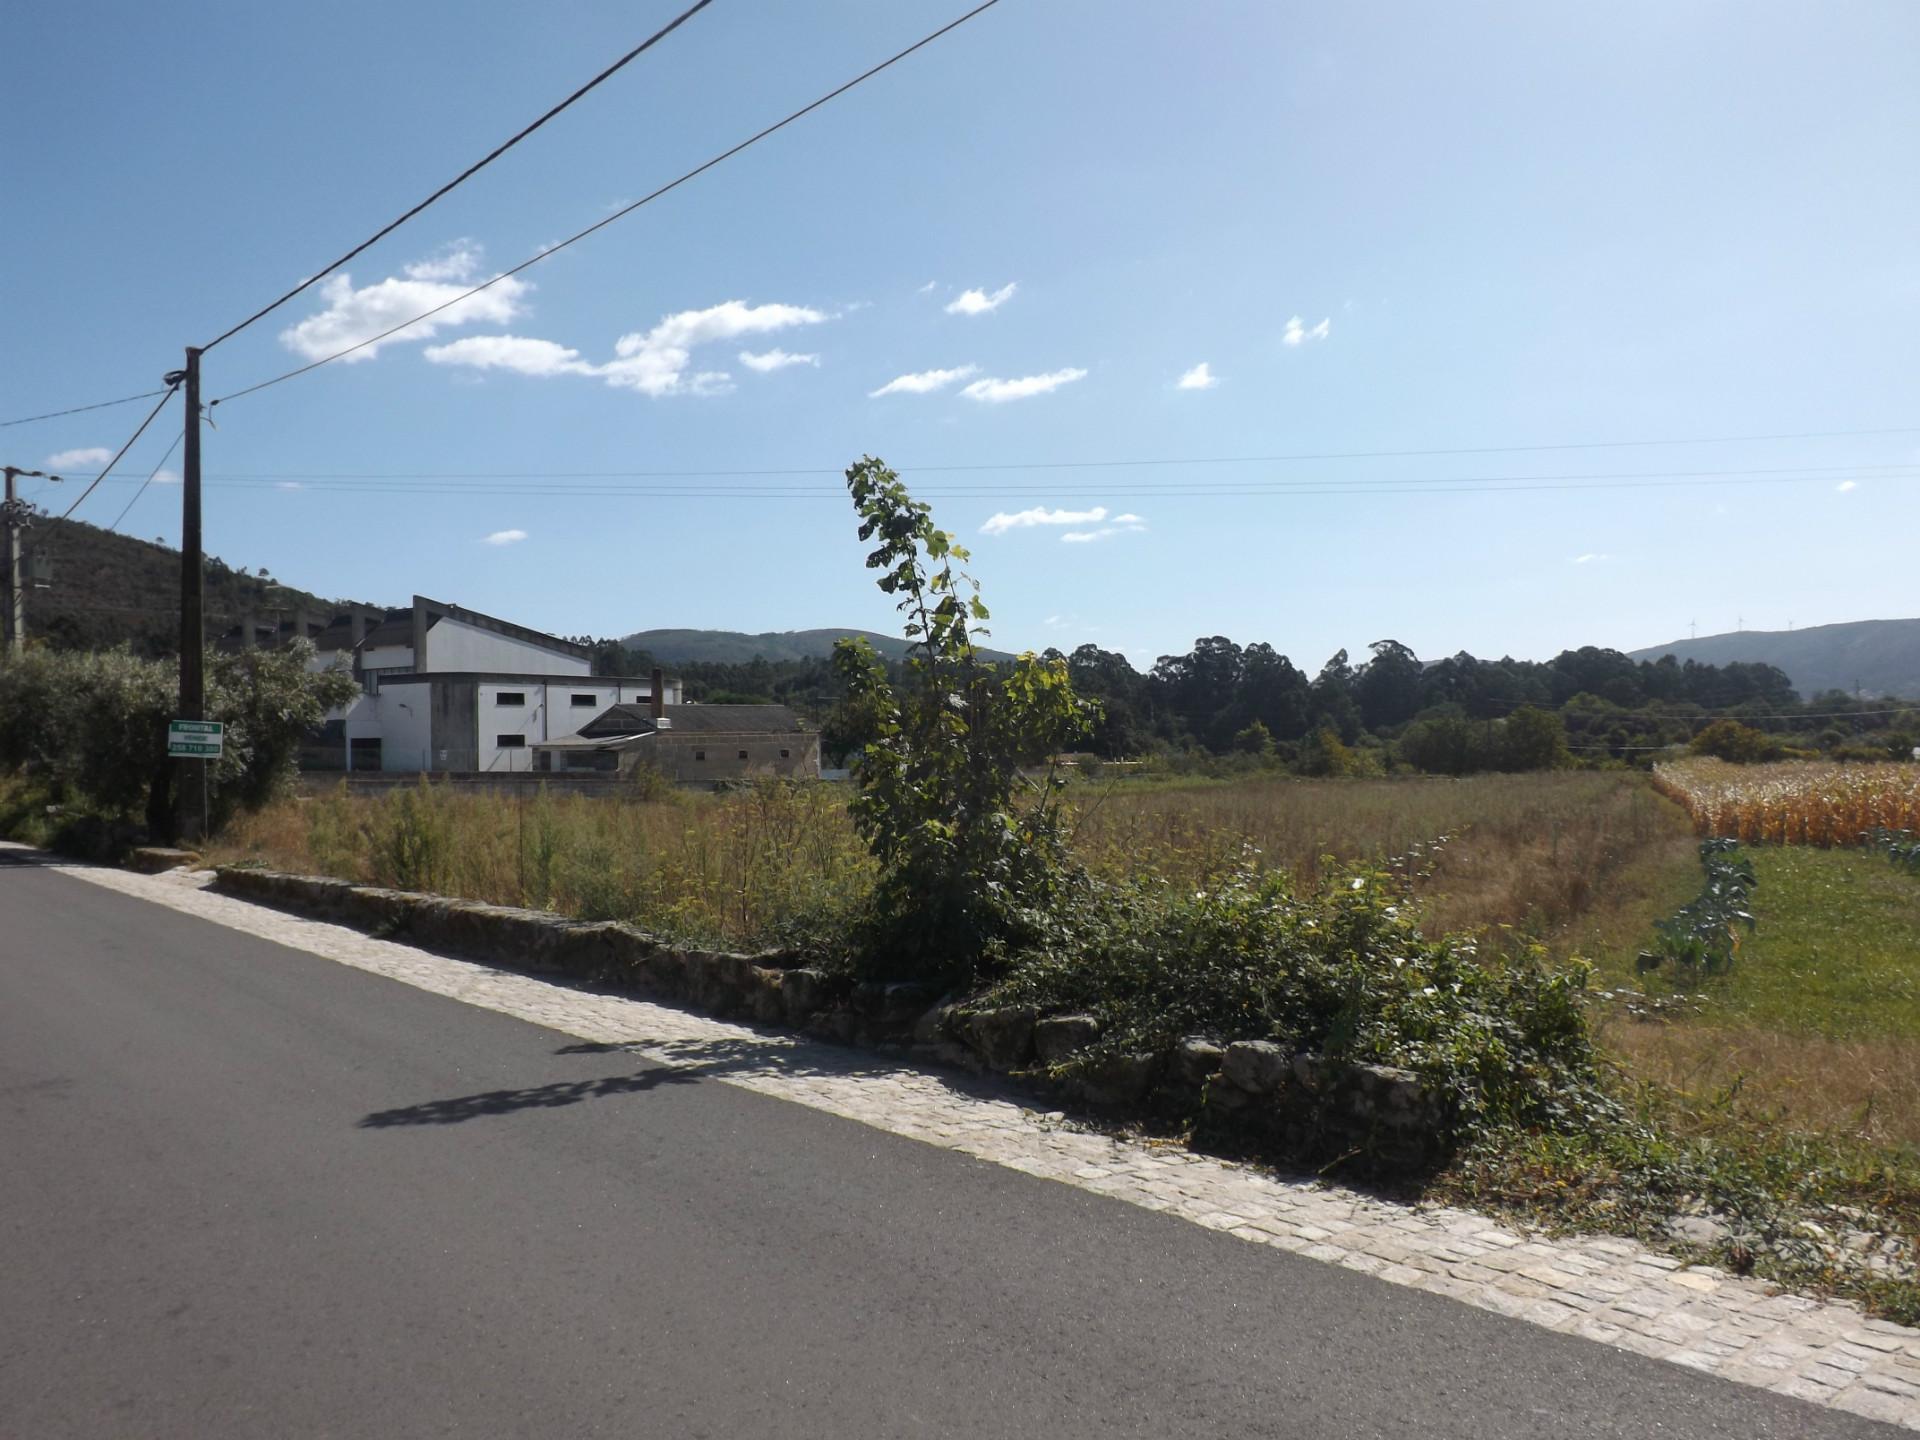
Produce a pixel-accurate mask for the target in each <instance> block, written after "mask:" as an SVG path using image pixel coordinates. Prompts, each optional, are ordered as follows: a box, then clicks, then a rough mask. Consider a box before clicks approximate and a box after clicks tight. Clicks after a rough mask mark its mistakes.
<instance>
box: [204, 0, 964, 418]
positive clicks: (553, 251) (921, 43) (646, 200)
mask: <svg viewBox="0 0 1920 1440" xmlns="http://www.w3.org/2000/svg"><path fill="white" fill-rule="evenodd" d="M999 3H1000V0H983V3H981V4H979V5H976V6H974V7H973V9H971V10H969V11H967V12H966V14H964V15H962V16H960V17H959V18H958V19H956V20H950V21H948V22H947V23H946V24H945V25H942V26H941V27H940V28H939V29H938V30H935V31H934V32H933V33H932V34H930V35H926V36H924V37H922V38H921V39H919V40H916V41H914V43H913V44H911V45H909V46H907V48H906V49H904V50H901V51H898V52H896V53H895V54H893V55H890V56H889V57H887V58H886V59H885V60H882V61H881V62H880V63H879V64H878V65H875V66H873V67H872V68H871V69H869V70H864V71H862V72H861V73H860V74H858V75H856V76H854V77H853V79H851V80H849V81H847V82H846V83H845V84H843V85H840V86H838V87H837V88H835V89H833V90H829V91H828V92H827V93H826V94H825V95H822V96H821V97H820V98H819V99H818V100H815V101H813V102H812V103H811V104H808V105H803V106H802V107H801V108H800V109H798V110H795V111H794V112H793V113H792V114H791V115H788V116H787V117H786V118H785V119H784V120H776V121H775V122H774V123H773V124H771V125H769V126H767V127H766V128H765V129H764V130H761V131H758V132H757V133H755V134H753V135H750V136H748V137H747V138H746V139H745V140H742V141H741V142H740V143H739V144H737V145H735V146H733V148H731V149H729V150H723V151H721V152H720V153H719V154H718V155H716V156H714V157H713V158H712V159H711V160H708V161H706V162H705V163H704V164H701V165H697V166H695V167H694V168H693V169H691V170H689V171H687V172H686V173H685V174H684V175H682V176H680V178H679V179H677V180H670V181H668V182H667V183H666V184H665V185H662V186H661V187H660V188H659V189H657V190H655V191H653V192H651V193H650V194H647V195H643V196H641V197H640V198H639V199H638V200H635V201H633V202H632V203H631V204H629V205H626V206H623V207H622V208H620V209H618V210H616V211H614V212H613V213H612V214H611V215H608V216H606V217H605V218H603V219H601V220H597V221H595V222H594V223H593V224H592V225H589V226H588V227H587V228H586V229H584V230H580V231H577V232H575V233H574V234H572V235H569V236H568V237H567V238H566V239H564V240H562V241H560V242H559V243H558V244H557V245H551V246H549V247H548V248H546V249H544V250H542V251H540V253H539V254H537V255H532V256H529V257H528V258H527V259H525V260H522V261H521V262H520V263H519V264H518V265H515V266H514V267H513V268H512V269H511V270H502V271H501V272H500V273H499V274H498V275H496V276H494V277H493V278H492V279H491V280H488V281H485V282H483V283H482V284H479V285H476V286H474V287H473V288H472V289H471V290H468V291H466V292H464V293H463V294H460V295H456V296H454V297H453V299H451V300H448V301H446V302H444V303H443V304H439V305H436V306H434V307H433V308H432V309H431V310H426V311H423V312H422V313H420V314H418V315H416V316H414V317H413V318H412V319H411V320H406V321H402V322H401V323H400V324H398V325H395V326H394V327H393V328H392V329H390V330H383V331H381V332H380V333H379V334H378V335H370V336H368V337H367V338H366V339H365V340H361V341H359V342H357V343H356V344H353V345H349V346H347V347H346V348H345V349H344V350H336V351H335V352H334V353H333V354H331V355H327V356H323V357H322V358H321V359H318V360H313V361H310V362H308V363H307V364H305V365H301V366H299V367H297V368H295V369H292V370H289V371H287V372H286V373H285V374H281V375H275V376H274V377H272V378H271V379H268V380H262V381H260V382H258V383H257V384H254V385H249V386H247V387H246V388H245V389H242V390H235V391H233V392H232V393H231V394H228V395H222V396H220V397H219V398H218V399H216V400H214V401H212V402H211V404H210V406H209V408H211V405H224V404H226V403H227V402H228V401H229V400H238V399H239V398H240V397H241V396H243V395H252V394H254V393H255V392H257V391H260V390H265V389H266V388H267V387H268V386H271V385H278V384H280V383H282V382H283V381H287V380H292V379H294V378H295V377H297V376H300V375H305V374H306V373H307V372H308V371H311V370H318V369H319V368H320V367H321V366H322V365H330V364H332V363H333V362H334V361H335V360H339V359H341V358H343V357H345V356H348V355H351V354H353V353H354V352H355V351H358V350H364V349H366V348H367V346H369V345H377V344H379V343H380V342H381V341H382V340H386V339H389V338H391V337H392V336H394V335H397V334H399V333H400V332H401V331H402V330H406V329H409V328H411V327H412V326H415V325H418V324H419V323H420V322H421V321H422V320H427V319H431V318H432V317H433V316H435V315H438V314H439V313H440V312H441V311H443V310H447V309H450V308H452V307H453V306H455V305H458V304H460V303H461V302H462V301H464V300H470V299H472V298H473V297H474V296H475V295H478V294H479V293H480V292H481V291H483V290H488V289H491V288H492V287H493V286H495V285H498V284H499V283H500V282H501V281H502V280H506V279H510V278H511V277H513V276H515V275H518V274H519V273H520V272H521V271H522V270H526V269H529V268H530V267H532V266H534V265H538V264H539V263H540V262H541V261H542V260H547V259H550V258H552V257H553V256H555V255H558V254H559V253H560V252H561V251H562V250H565V249H566V248H567V247H568V246H570V245H574V244H576V243H578V242H579V241H581V240H584V239H586V238H587V237H588V236H589V235H592V234H593V233H594V232H596V231H598V230H603V229H605V228H606V227H607V226H609V225H611V224H613V223H614V222H615V221H616V220H622V219H625V218H626V217H627V216H629V215H631V214H632V213H633V212H634V211H636V210H638V209H639V208H640V207H641V206H643V205H650V204H652V203H653V202H654V201H655V200H658V199H659V198H660V197H661V196H663V195H665V194H667V193H668V192H670V191H673V190H677V189H679V188H680V187H681V186H682V185H684V184H686V183H687V182H688V181H689V180H692V179H695V178H696V177H698V176H700V175H704V174H705V173H706V172H707V171H709V170H711V169H713V167H714V166H716V165H719V164H721V163H722V162H723V161H726V160H731V159H732V158H733V157H734V156H735V155H738V154H739V153H740V152H741V151H742V150H745V149H747V148H748V147H749V146H752V145H757V144H759V143H760V142H761V141H762V140H764V139H766V138H767V137H768V136H769V135H772V134H774V133H775V132H776V131H780V130H784V129H785V128H786V127H787V126H789V125H791V124H793V123H794V121H796V120H799V119H802V118H803V117H805V116H807V115H810V114H812V113H813V112H814V111H815V110H818V109H819V108H820V107H821V106H822V105H825V104H827V103H828V102H829V101H832V100H836V99H838V98H839V97H840V96H842V95H844V94H846V93H847V91H849V90H851V89H853V88H854V87H855V86H856V85H860V84H862V83H864V82H865V81H868V80H871V79H872V78H873V77H874V76H875V75H878V74H879V73H880V72H881V71H883V70H886V69H889V68H891V67H892V66H894V65H897V64H899V63H900V62H901V61H902V60H904V59H906V58H907V57H908V56H909V55H911V54H913V53H914V52H915V51H916V50H920V49H923V48H924V47H926V46H928V45H931V44H932V43H933V42H934V41H936V40H938V39H939V38H940V37H941V36H943V35H945V34H947V33H948V32H949V31H952V30H956V29H958V28H959V27H960V26H962V25H964V24H966V23H967V21H969V20H971V19H973V18H974V16H976V15H979V14H981V13H982V12H983V11H986V10H991V9H992V8H993V7H994V6H995V5H997V4H999Z"/></svg>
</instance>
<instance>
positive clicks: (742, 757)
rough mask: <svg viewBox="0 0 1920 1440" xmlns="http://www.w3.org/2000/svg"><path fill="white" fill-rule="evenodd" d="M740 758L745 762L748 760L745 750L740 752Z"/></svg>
mask: <svg viewBox="0 0 1920 1440" xmlns="http://www.w3.org/2000/svg"><path fill="white" fill-rule="evenodd" d="M740 758H741V759H742V760H744V759H746V758H747V752H746V751H744V750H742V751H741V752H740Z"/></svg>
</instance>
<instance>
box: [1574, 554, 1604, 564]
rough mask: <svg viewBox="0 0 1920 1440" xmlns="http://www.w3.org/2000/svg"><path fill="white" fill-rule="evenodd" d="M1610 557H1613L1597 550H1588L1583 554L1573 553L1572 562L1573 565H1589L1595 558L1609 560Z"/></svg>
mask: <svg viewBox="0 0 1920 1440" xmlns="http://www.w3.org/2000/svg"><path fill="white" fill-rule="evenodd" d="M1612 558H1613V557H1612V556H1611V555H1602V554H1600V553H1598V552H1589V553H1588V554H1585V555H1575V556H1574V557H1573V563H1574V564H1575V565H1591V564H1593V562H1594V561H1596V560H1611V559H1612Z"/></svg>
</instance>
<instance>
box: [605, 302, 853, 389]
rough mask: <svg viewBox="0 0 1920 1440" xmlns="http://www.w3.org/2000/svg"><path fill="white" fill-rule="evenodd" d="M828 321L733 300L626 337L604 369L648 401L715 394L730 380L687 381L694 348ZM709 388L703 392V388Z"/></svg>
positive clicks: (789, 308) (610, 379)
mask: <svg viewBox="0 0 1920 1440" xmlns="http://www.w3.org/2000/svg"><path fill="white" fill-rule="evenodd" d="M826 318H827V316H826V314H825V313H824V312H822V311H819V310H810V309H808V308H807V307H806V306H804V305H749V304H747V303H746V302H745V301H742V300H728V301H726V302H725V303H724V304H720V305H713V306H710V307H708V308H707V309H705V310H682V311H680V312H679V313H678V314H676V315H668V316H666V317H664V318H663V319H662V320H661V321H660V323H659V324H658V325H655V326H654V327H653V328H652V329H651V330H648V331H646V332H645V333H641V332H638V331H636V332H634V333H633V334H630V335H622V336H621V337H620V338H619V339H618V340H617V341H615V342H614V346H613V353H614V355H615V356H616V357H617V358H615V359H613V360H611V361H609V362H608V363H607V364H605V365H603V366H601V367H600V370H599V373H600V374H602V375H604V376H605V377H606V380H607V383H608V384H609V385H618V386H622V387H624V388H627V389H633V390H638V391H639V392H640V393H641V394H643V395H655V396H658V395H673V394H678V393H680V392H682V391H683V390H685V391H691V392H692V393H694V394H712V393H713V387H714V386H715V385H716V384H718V383H719V382H721V381H724V380H725V379H726V378H727V377H726V376H725V375H722V374H719V373H718V372H715V371H704V372H702V373H700V374H697V375H695V376H694V377H693V380H692V382H691V383H689V382H688V381H687V380H686V371H687V366H688V364H689V363H690V362H691V361H692V359H693V350H694V347H695V346H698V345H705V344H709V343H713V342H718V341H725V340H737V339H739V338H740V337H741V336H743V335H761V334H765V333H767V332H769V331H773V330H785V329H788V328H790V327H791V326H795V325H818V324H819V323H820V322H821V321H823V320H825V319H826ZM703 387H704V388H703Z"/></svg>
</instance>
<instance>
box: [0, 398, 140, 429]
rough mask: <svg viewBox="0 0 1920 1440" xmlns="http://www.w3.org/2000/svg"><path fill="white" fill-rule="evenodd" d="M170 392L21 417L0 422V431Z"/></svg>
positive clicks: (105, 401)
mask: <svg viewBox="0 0 1920 1440" xmlns="http://www.w3.org/2000/svg"><path fill="white" fill-rule="evenodd" d="M172 393H173V392H172V391H171V390H167V391H160V390H142V391H141V392H140V393H139V394H138V395H122V396H121V397H120V398H119V399H118V400H102V401H100V402H98V403H97V404H93V405H75V406H74V407H73V408H72V409H70V410H49V411H47V413H46V414H44V415H22V416H21V417H20V418H19V419H18V420H0V430H4V429H6V428H7V427H8V426H9V425H31V424H32V423H33V422H34V421H36V420H57V419H59V418H60V417H61V416H62V415H83V414H85V413H86V412H87V411H89V410H106V409H109V408H111V407H112V406H115V405H131V404H132V403H133V402H134V401H136V400H151V399H152V398H153V397H154V396H156V395H160V394H168V395H171V394H172Z"/></svg>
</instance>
